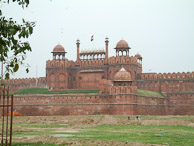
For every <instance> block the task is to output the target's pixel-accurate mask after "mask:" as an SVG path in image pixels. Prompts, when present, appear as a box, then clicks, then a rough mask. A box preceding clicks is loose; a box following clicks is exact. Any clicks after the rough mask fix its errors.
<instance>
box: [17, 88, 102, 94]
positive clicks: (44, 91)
mask: <svg viewBox="0 0 194 146" xmlns="http://www.w3.org/2000/svg"><path fill="white" fill-rule="evenodd" d="M78 93H81V94H88V93H98V90H66V91H49V90H48V89H47V88H25V89H20V90H19V91H18V92H14V93H13V94H15V95H17V94H78Z"/></svg>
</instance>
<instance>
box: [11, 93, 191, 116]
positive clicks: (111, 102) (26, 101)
mask: <svg viewBox="0 0 194 146" xmlns="http://www.w3.org/2000/svg"><path fill="white" fill-rule="evenodd" d="M183 101H184V102H183ZM14 109H16V110H17V111H18V112H21V113H23V114H24V115H31V116H46V115H95V114H110V115H169V114H170V115H182V114H186V115H194V113H193V110H194V93H189V94H188V93H184V94H182V93H179V94H171V95H169V97H168V98H158V97H146V96H137V95H135V94H114V95H113V94H112V95H102V94H90V95H20V96H19V95H17V96H16V95H15V96H14Z"/></svg>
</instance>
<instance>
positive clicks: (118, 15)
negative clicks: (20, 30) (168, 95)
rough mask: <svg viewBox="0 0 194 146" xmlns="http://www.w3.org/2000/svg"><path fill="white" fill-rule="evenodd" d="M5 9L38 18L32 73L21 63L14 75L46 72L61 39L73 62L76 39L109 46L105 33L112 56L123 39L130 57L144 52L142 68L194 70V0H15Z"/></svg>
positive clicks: (18, 15) (88, 45)
mask: <svg viewBox="0 0 194 146" xmlns="http://www.w3.org/2000/svg"><path fill="white" fill-rule="evenodd" d="M1 9H2V10H3V14H4V15H5V16H6V17H13V18H14V19H16V20H17V21H18V22H21V21H22V18H24V19H25V20H29V21H35V22H36V27H35V28H34V33H33V35H32V36H31V37H30V38H29V42H30V44H31V47H32V52H30V53H27V59H26V61H25V62H26V63H29V64H30V65H31V67H30V72H29V73H28V74H26V73H25V69H24V68H20V70H19V71H18V72H17V73H15V74H14V76H12V77H13V78H26V77H36V66H37V77H45V74H46V73H45V71H46V61H47V60H51V59H52V54H51V52H52V50H53V48H54V47H55V46H56V45H57V44H59V43H60V44H61V45H63V46H64V48H65V50H66V52H67V54H66V58H68V59H69V60H74V61H75V60H76V40H77V38H79V39H80V43H81V44H80V48H81V50H82V49H91V48H97V49H98V48H105V42H104V41H105V37H106V36H108V37H109V57H110V56H115V50H114V48H115V46H116V44H117V42H118V41H119V40H121V39H124V40H126V41H127V42H128V44H129V46H130V47H131V48H132V49H131V50H130V56H134V55H135V54H136V53H140V54H141V55H142V57H143V72H156V73H160V72H161V73H164V72H171V73H172V72H188V71H189V72H192V71H194V0H31V1H30V5H29V7H28V8H26V9H24V10H23V9H22V8H21V7H19V6H17V5H16V4H9V5H6V4H1ZM91 35H94V42H91V41H90V37H91Z"/></svg>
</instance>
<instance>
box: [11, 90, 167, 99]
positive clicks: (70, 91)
mask: <svg viewBox="0 0 194 146" xmlns="http://www.w3.org/2000/svg"><path fill="white" fill-rule="evenodd" d="M98 91H99V90H65V91H49V90H48V89H47V88H26V89H20V90H19V91H18V92H15V93H13V94H15V95H17V94H89V93H98ZM137 94H139V95H143V96H156V97H164V95H163V94H162V93H160V92H152V91H148V90H142V89H137Z"/></svg>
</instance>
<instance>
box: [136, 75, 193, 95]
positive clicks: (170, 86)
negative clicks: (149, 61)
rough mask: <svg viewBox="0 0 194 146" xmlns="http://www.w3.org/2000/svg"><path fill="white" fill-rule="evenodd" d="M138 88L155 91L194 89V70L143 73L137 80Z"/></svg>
mask: <svg viewBox="0 0 194 146" xmlns="http://www.w3.org/2000/svg"><path fill="white" fill-rule="evenodd" d="M137 86H138V89H144V90H151V91H156V92H175V91H194V72H192V73H190V72H188V73H184V72H183V73H172V74H171V73H168V74H166V73H164V74H161V73H159V74H156V73H143V74H141V79H138V80H137Z"/></svg>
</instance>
